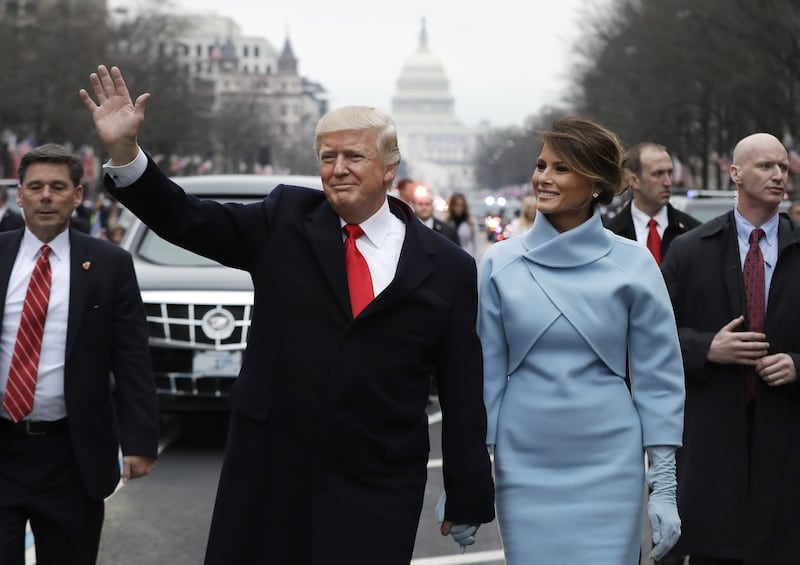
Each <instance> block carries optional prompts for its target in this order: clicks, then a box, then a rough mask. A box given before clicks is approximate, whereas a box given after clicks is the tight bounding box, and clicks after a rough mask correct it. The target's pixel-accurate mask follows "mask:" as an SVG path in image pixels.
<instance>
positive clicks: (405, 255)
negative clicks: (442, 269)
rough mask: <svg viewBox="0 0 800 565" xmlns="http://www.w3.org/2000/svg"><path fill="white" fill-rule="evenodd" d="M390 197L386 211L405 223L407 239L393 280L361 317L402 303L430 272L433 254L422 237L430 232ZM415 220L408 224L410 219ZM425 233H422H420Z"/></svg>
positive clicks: (406, 208)
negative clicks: (389, 210)
mask: <svg viewBox="0 0 800 565" xmlns="http://www.w3.org/2000/svg"><path fill="white" fill-rule="evenodd" d="M393 200H394V199H393V198H391V197H390V198H389V208H390V209H391V211H392V213H394V214H395V216H398V217H399V218H400V219H401V220H403V221H404V222H405V224H406V237H405V239H404V240H403V248H402V250H401V251H400V259H399V261H398V263H397V271H396V272H395V275H394V279H393V280H392V282H391V283H390V284H389V286H388V287H386V290H384V291H383V292H382V293H380V294H379V295H378V296H376V297H375V300H373V301H372V302H371V303H370V304H369V305H368V306H367V307H366V308H365V309H364V312H363V314H364V315H365V316H366V315H371V314H374V313H377V312H380V311H381V310H383V309H385V308H388V307H389V306H391V305H393V304H395V303H397V302H398V301H401V300H403V299H404V298H406V297H407V296H408V295H409V294H411V293H412V292H413V291H414V290H415V289H416V288H417V287H419V285H420V284H422V282H423V281H424V280H425V279H427V278H428V277H429V276H430V274H431V272H433V259H432V258H433V256H434V255H435V251H434V250H433V248H432V247H431V246H430V244H429V241H428V240H427V239H426V238H425V237H424V236H432V234H431V233H430V229H429V228H428V227H426V226H425V225H424V224H423V223H422V222H420V221H418V220H417V219H416V217H415V216H412V215H411V212H410V210H409V209H408V207H407V206H401V205H398V204H397V203H396V202H393ZM412 219H413V220H414V221H411V220H412ZM423 230H424V231H423Z"/></svg>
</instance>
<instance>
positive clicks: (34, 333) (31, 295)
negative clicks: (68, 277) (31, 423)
mask: <svg viewBox="0 0 800 565" xmlns="http://www.w3.org/2000/svg"><path fill="white" fill-rule="evenodd" d="M49 254H50V247H48V246H47V245H43V246H42V254H41V255H40V256H39V259H38V260H37V261H36V265H35V266H34V267H33V274H31V280H30V282H29V283H28V291H27V292H26V294H25V302H24V303H23V305H22V317H21V318H20V323H19V329H18V330H17V343H16V344H15V345H14V353H13V355H12V356H11V367H10V368H9V371H8V382H7V383H6V396H5V398H4V399H3V408H4V409H5V411H6V412H7V413H8V415H9V416H11V419H12V420H14V421H15V422H19V421H20V420H22V419H23V418H24V417H25V416H27V415H28V414H30V413H31V410H32V409H33V394H34V392H35V391H36V374H37V372H38V370H39V353H40V352H41V350H42V333H44V321H45V318H47V304H48V302H49V301H50V279H51V271H50V259H49V258H48V255H49Z"/></svg>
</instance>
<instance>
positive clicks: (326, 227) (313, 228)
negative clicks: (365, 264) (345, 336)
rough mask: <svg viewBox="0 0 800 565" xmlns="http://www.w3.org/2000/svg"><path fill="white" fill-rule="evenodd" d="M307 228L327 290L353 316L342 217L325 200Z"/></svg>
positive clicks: (311, 214)
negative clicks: (345, 262) (342, 232)
mask: <svg viewBox="0 0 800 565" xmlns="http://www.w3.org/2000/svg"><path fill="white" fill-rule="evenodd" d="M305 226H306V233H307V234H308V239H309V241H310V242H311V247H312V248H313V249H314V253H315V254H316V256H317V262H318V263H319V266H320V268H321V269H322V273H323V278H324V280H325V282H326V285H327V287H328V288H329V289H330V291H331V293H332V294H333V296H334V297H335V299H336V302H337V303H338V304H339V306H340V308H341V309H342V311H343V312H344V313H345V314H347V315H348V316H352V312H351V310H350V294H349V293H348V291H347V270H346V268H345V264H344V239H343V237H342V236H341V226H340V225H339V216H337V215H336V212H334V211H333V208H331V206H330V204H328V202H327V201H324V202H322V204H320V205H319V206H318V207H317V208H316V209H315V210H314V211H313V212H311V213H310V214H309V215H308V216H307V217H306V220H305ZM337 235H338V236H339V237H337Z"/></svg>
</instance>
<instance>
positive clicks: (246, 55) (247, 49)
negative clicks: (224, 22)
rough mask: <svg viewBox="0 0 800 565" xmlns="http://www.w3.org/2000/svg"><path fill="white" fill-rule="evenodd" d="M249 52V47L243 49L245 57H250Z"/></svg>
mask: <svg viewBox="0 0 800 565" xmlns="http://www.w3.org/2000/svg"><path fill="white" fill-rule="evenodd" d="M249 52H250V49H249V48H248V47H247V45H245V46H244V47H242V55H243V56H244V57H248V56H249Z"/></svg>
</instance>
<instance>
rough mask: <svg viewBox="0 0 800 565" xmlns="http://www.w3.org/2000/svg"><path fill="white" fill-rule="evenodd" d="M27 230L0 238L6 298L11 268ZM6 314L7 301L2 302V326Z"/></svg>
mask: <svg viewBox="0 0 800 565" xmlns="http://www.w3.org/2000/svg"><path fill="white" fill-rule="evenodd" d="M24 233H25V230H19V233H18V236H17V237H4V238H2V239H0V257H2V258H3V259H2V261H0V296H2V297H3V298H4V300H5V296H6V293H7V292H8V281H9V279H10V278H11V269H13V268H14V261H15V260H16V258H17V253H19V246H20V243H21V242H22V235H23V234H24ZM4 314H5V301H4V302H3V304H0V326H2V324H3V315H4Z"/></svg>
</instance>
